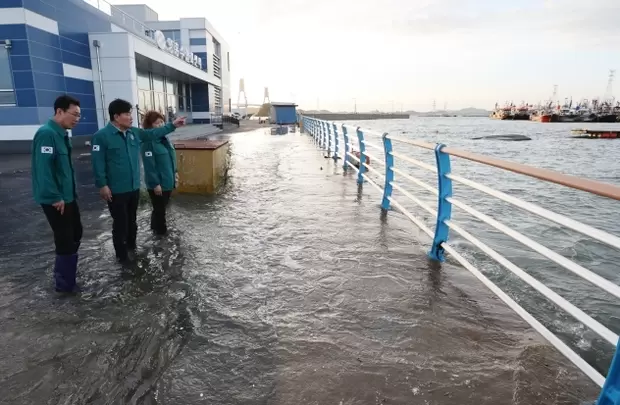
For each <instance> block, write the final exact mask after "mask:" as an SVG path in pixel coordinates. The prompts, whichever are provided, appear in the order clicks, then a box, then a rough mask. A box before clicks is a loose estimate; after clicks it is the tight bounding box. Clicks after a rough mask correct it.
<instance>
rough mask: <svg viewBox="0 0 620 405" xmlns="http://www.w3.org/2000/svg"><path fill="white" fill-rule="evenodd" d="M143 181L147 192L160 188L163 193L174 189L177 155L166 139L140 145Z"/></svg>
mask: <svg viewBox="0 0 620 405" xmlns="http://www.w3.org/2000/svg"><path fill="white" fill-rule="evenodd" d="M141 150H142V162H143V163H144V179H145V182H146V188H147V189H149V190H152V189H154V188H155V187H157V186H161V188H162V190H163V191H172V190H173V189H174V188H175V187H176V184H175V181H174V180H175V179H174V175H175V173H176V172H177V156H176V155H177V154H176V151H175V150H174V145H172V143H170V141H169V139H168V138H161V139H157V140H155V141H151V142H144V143H143V144H142V148H141Z"/></svg>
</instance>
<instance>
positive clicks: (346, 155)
mask: <svg viewBox="0 0 620 405" xmlns="http://www.w3.org/2000/svg"><path fill="white" fill-rule="evenodd" d="M342 136H343V137H344V159H343V160H344V163H343V164H342V168H343V169H344V171H345V172H346V171H347V170H348V169H349V165H348V163H347V162H348V161H349V152H350V149H349V134H348V133H347V127H345V126H344V124H342Z"/></svg>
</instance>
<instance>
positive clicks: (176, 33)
mask: <svg viewBox="0 0 620 405" xmlns="http://www.w3.org/2000/svg"><path fill="white" fill-rule="evenodd" d="M161 32H162V33H163V34H164V36H165V37H166V38H170V39H172V40H174V41H177V42H181V31H180V30H162V31H161Z"/></svg>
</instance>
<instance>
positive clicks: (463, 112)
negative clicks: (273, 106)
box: [299, 107, 491, 117]
mask: <svg viewBox="0 0 620 405" xmlns="http://www.w3.org/2000/svg"><path fill="white" fill-rule="evenodd" d="M299 111H300V112H302V113H307V114H334V112H332V111H329V110H299ZM359 113H360V114H361V113H362V112H359ZM369 113H372V114H381V113H383V114H389V113H387V112H385V111H378V110H375V111H369ZM396 113H399V112H398V111H397V112H396ZM490 113H491V112H490V111H487V110H484V109H482V108H474V107H468V108H462V109H460V110H446V111H443V110H437V111H414V110H409V111H403V112H402V114H409V115H411V116H414V117H415V116H417V117H440V116H455V115H456V116H461V117H488V116H489V114H490ZM336 114H352V113H351V112H350V111H349V112H345V111H341V112H338V113H336ZM399 114H400V113H399Z"/></svg>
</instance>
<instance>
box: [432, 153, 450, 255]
mask: <svg viewBox="0 0 620 405" xmlns="http://www.w3.org/2000/svg"><path fill="white" fill-rule="evenodd" d="M445 146H446V145H443V144H438V145H437V146H436V147H435V161H436V163H437V184H438V188H439V190H438V191H439V195H438V198H437V223H436V225H435V237H434V238H433V245H432V246H431V250H430V252H428V255H429V257H430V258H431V259H433V260H437V261H440V262H443V261H444V260H445V258H444V250H443V247H441V244H442V243H444V242H447V241H448V233H449V230H450V229H449V228H448V225H446V223H445V221H448V220H450V218H451V217H452V203H450V202H449V201H448V198H450V197H452V180H450V179H449V178H448V176H447V175H448V174H450V170H451V169H450V155H448V154H447V153H444V152H442V151H441V149H443V148H444V147H445Z"/></svg>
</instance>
